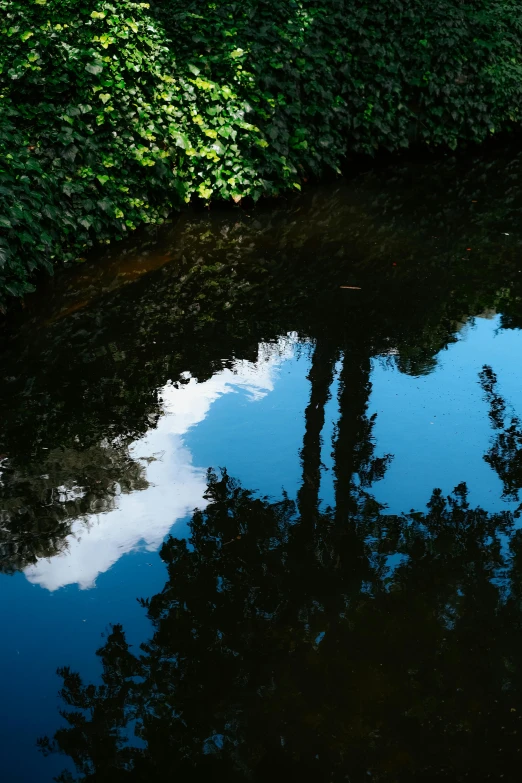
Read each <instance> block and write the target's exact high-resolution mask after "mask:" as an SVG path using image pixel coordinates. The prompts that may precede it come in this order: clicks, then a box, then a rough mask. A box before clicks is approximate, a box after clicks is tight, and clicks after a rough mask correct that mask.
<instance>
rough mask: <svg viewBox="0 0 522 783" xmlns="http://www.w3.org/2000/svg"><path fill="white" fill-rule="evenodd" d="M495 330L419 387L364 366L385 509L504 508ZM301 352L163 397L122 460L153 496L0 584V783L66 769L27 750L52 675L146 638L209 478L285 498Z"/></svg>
mask: <svg viewBox="0 0 522 783" xmlns="http://www.w3.org/2000/svg"><path fill="white" fill-rule="evenodd" d="M497 330H498V319H496V318H495V319H493V320H489V321H486V320H482V319H478V320H477V322H476V325H475V326H468V327H467V328H466V329H465V330H464V331H463V332H461V334H460V336H459V342H458V343H456V344H454V345H452V346H450V347H449V348H448V350H447V351H443V352H442V353H441V354H440V356H439V357H438V367H437V369H436V370H435V371H434V372H433V373H432V374H431V375H429V376H423V377H420V378H413V377H409V376H405V375H401V374H400V373H399V372H398V371H397V370H396V369H394V368H393V365H392V364H391V363H389V364H388V365H385V363H383V362H380V360H375V361H374V362H373V372H372V384H373V388H372V394H371V398H370V404H369V408H368V413H369V414H372V413H374V412H377V414H378V417H377V421H376V425H375V430H374V432H375V437H376V441H377V444H376V446H377V447H376V454H377V455H380V454H384V453H387V452H390V453H392V454H394V455H395V456H394V460H393V462H392V464H391V466H390V467H389V469H388V472H387V474H386V476H385V478H384V480H383V481H381V482H378V483H377V484H375V486H374V488H373V490H372V491H373V493H374V495H375V496H376V497H377V499H378V500H380V501H382V502H386V503H387V504H388V506H389V509H390V511H392V512H400V511H402V510H409V509H410V508H411V507H414V508H417V509H424V508H425V505H426V501H427V500H428V499H429V497H430V494H431V491H432V489H433V487H435V486H438V487H441V489H442V490H443V492H444V493H445V494H447V493H449V492H451V490H452V488H453V487H454V486H455V485H456V484H457V483H459V482H460V481H463V480H465V481H467V482H468V484H469V487H470V502H471V504H472V505H475V504H479V503H480V504H482V505H483V506H484V507H485V508H486V509H488V510H493V509H498V508H502V507H503V508H505V507H506V505H507V504H505V503H503V501H502V500H501V492H502V489H501V485H500V481H499V479H498V477H497V476H496V474H495V473H494V472H493V471H492V470H491V468H489V466H488V465H487V464H486V463H485V462H484V459H483V455H484V453H485V452H486V451H487V449H488V447H489V443H490V439H491V436H492V430H491V427H490V424H489V421H488V417H487V407H486V404H485V402H484V400H483V398H482V391H481V388H480V386H479V385H478V373H479V371H480V369H481V368H482V366H483V364H485V363H488V364H491V366H492V367H493V369H494V370H495V372H496V373H497V375H498V378H499V390H500V392H501V393H502V394H503V395H505V397H506V400H507V402H508V403H511V404H513V406H514V408H515V410H516V411H517V412H518V413H520V414H522V362H520V361H519V357H520V356H521V355H522V333H521V332H515V331H506V332H498V331H497ZM302 354H303V355H300V351H299V348H298V347H297V346H296V344H295V341H294V340H293V339H292V338H290V339H285V340H283V341H281V343H279V344H275V345H269V346H263V345H262V346H261V347H260V357H259V360H258V361H257V362H256V363H250V362H245V361H237V362H236V363H235V365H234V370H233V371H232V370H222V371H221V372H218V373H217V374H216V375H215V376H214V377H212V378H211V379H209V380H208V381H206V382H203V383H200V384H198V383H196V382H195V381H193V380H191V381H190V382H189V383H188V384H186V385H184V386H182V387H181V388H180V389H179V390H178V389H175V388H173V387H171V386H168V387H166V389H165V391H164V399H165V415H164V416H163V417H162V418H161V420H160V422H159V424H158V427H157V428H156V429H154V430H151V431H150V432H149V433H148V434H147V436H146V437H145V438H143V439H142V440H140V441H138V442H136V444H134V446H133V449H132V453H133V456H134V457H135V458H136V459H138V458H140V457H151V456H155V458H156V459H155V461H152V462H151V463H150V464H149V465H147V468H146V470H147V477H148V479H149V481H150V482H151V486H150V487H149V488H148V489H146V490H143V491H139V492H134V493H132V494H129V495H121V496H120V497H119V507H118V508H117V509H115V510H114V511H110V512H108V513H106V514H103V515H100V516H98V517H94V518H92V519H90V520H89V525H88V526H85V524H84V523H80V522H78V523H77V525H76V526H75V528H74V534H73V535H71V536H70V537H69V539H68V541H67V544H68V550H67V552H66V553H65V554H63V555H57V556H56V557H54V558H51V559H50V560H49V561H47V560H40V561H39V562H38V563H37V565H36V566H35V567H32V568H28V569H27V570H26V572H25V575H23V574H16V575H14V576H13V577H8V576H5V575H0V614H1V628H2V634H3V636H2V644H1V645H0V731H1V733H2V743H0V769H2V773H3V776H4V777H3V779H5V780H6V781H9V783H33V782H34V781H36V780H38V781H42V783H48V782H50V781H51V779H52V777H53V775H54V774H56V773H57V772H58V771H59V770H60V769H61V768H62V767H63V766H64V765H65V764H66V761H65V760H64V759H62V758H56V757H54V758H52V759H50V760H48V761H47V762H45V763H44V762H42V760H41V758H40V756H39V755H38V754H37V751H36V749H35V746H34V743H35V738H36V737H37V736H39V735H41V734H44V733H53V732H54V731H55V730H56V728H57V727H58V725H59V718H58V713H57V708H58V706H59V705H58V701H57V698H56V693H57V690H58V688H59V685H60V683H59V680H58V678H56V677H54V676H53V672H54V671H55V670H56V667H57V666H60V665H64V664H69V665H70V666H71V667H72V669H73V670H79V671H81V672H82V673H83V674H84V675H85V677H86V678H87V679H89V678H91V679H92V678H96V677H98V676H99V674H100V672H99V661H98V660H97V659H96V656H95V655H94V651H95V650H96V649H97V648H98V647H99V646H100V644H101V643H102V640H101V639H100V633H101V632H102V631H104V629H105V628H106V627H107V625H108V624H109V623H110V622H121V623H122V624H123V626H124V628H125V629H126V632H127V636H128V638H129V640H130V642H131V643H132V644H134V645H137V644H139V643H140V642H141V641H142V640H143V639H144V638H147V636H148V634H149V632H150V626H149V624H148V621H147V620H146V615H145V612H144V610H143V609H142V608H141V607H140V606H139V605H138V603H137V602H136V600H135V599H136V597H138V596H144V597H145V596H150V595H153V594H154V593H156V592H157V591H159V590H161V588H162V586H163V584H164V581H165V569H164V566H163V564H162V563H161V561H160V558H159V557H158V556H157V554H155V552H152V550H156V549H157V548H158V547H159V546H160V544H161V542H162V540H163V538H164V537H165V535H166V534H167V533H168V532H169V530H171V529H172V530H173V532H177V533H179V534H185V533H186V520H187V517H188V516H189V515H190V512H191V510H192V509H193V508H194V507H195V506H197V505H199V506H201V505H203V504H204V502H205V501H204V498H203V492H204V490H205V471H206V469H207V467H209V466H213V467H216V468H218V467H226V468H227V469H228V471H229V473H230V475H232V476H234V477H236V478H237V479H239V480H240V481H241V482H242V484H243V486H245V487H247V488H249V489H256V490H258V491H259V492H260V493H262V494H269V495H272V496H274V497H275V498H278V497H280V493H281V489H282V488H283V487H284V488H285V489H286V490H287V491H288V493H289V494H290V496H292V497H295V495H296V492H297V490H298V488H299V484H300V474H301V470H300V465H299V449H300V448H301V446H302V439H303V426H304V419H303V413H304V409H305V406H306V404H307V401H308V398H309V393H310V388H309V382H308V381H307V374H308V371H309V366H310V360H309V352H308V350H307V349H305V350H303V351H302ZM337 388H338V382H337V381H335V382H334V385H333V387H332V392H333V397H332V399H331V400H330V402H329V403H328V404H327V406H326V424H325V429H324V432H323V436H324V442H323V449H322V460H323V463H324V464H325V466H326V467H327V468H329V470H326V471H325V472H324V475H323V480H322V484H321V492H322V497H323V500H324V501H325V502H327V503H332V502H333V479H332V470H331V468H332V458H331V451H332V446H331V440H332V436H333V435H334V431H335V422H336V420H337V418H338V404H337V400H336V390H337ZM431 422H433V424H432V423H431ZM176 520H177V521H176ZM123 554H126V556H125V557H122V555H123ZM26 577H27V578H26ZM94 585H96V589H91V590H87V589H78V587H80V588H87V587H93V586H94ZM39 586H40V587H43V588H46V589H40V588H39ZM59 587H61V589H57V588H59ZM134 650H136V647H134ZM35 651H36V653H35Z"/></svg>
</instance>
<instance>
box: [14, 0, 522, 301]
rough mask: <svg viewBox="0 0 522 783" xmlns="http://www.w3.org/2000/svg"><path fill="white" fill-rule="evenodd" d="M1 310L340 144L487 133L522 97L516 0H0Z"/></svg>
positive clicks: (447, 139)
mask: <svg viewBox="0 0 522 783" xmlns="http://www.w3.org/2000/svg"><path fill="white" fill-rule="evenodd" d="M0 14H1V16H0V305H1V304H2V299H1V297H2V296H3V295H4V294H3V293H2V292H4V293H5V292H7V293H10V294H13V295H22V294H23V293H25V292H26V291H27V290H30V287H31V279H32V278H33V277H34V274H33V273H34V271H35V270H36V269H38V268H41V267H43V268H47V269H49V270H51V269H52V266H53V264H55V263H58V262H67V261H72V260H74V259H77V258H78V257H81V256H82V255H83V254H84V253H85V250H86V248H88V247H89V246H91V245H92V244H93V243H94V242H95V241H98V242H108V241H110V240H111V239H119V238H121V237H123V236H124V235H125V233H126V232H127V231H129V230H132V229H133V228H135V227H136V226H137V225H139V224H142V223H157V222H160V221H162V220H163V219H164V218H165V217H166V216H167V215H168V213H169V211H171V210H172V209H173V208H176V207H179V206H180V205H181V204H183V202H184V201H189V200H190V199H191V198H192V197H193V196H194V195H196V196H199V197H201V198H202V199H204V200H205V201H208V200H210V199H211V198H224V199H230V198H232V199H234V200H236V201H238V200H239V199H240V198H242V197H244V196H251V197H253V198H254V199H256V198H258V197H259V196H261V195H262V194H276V193H278V192H279V191H281V190H282V189H284V188H292V187H297V188H299V187H300V181H301V180H302V179H304V178H306V176H308V175H309V174H315V175H321V174H322V173H323V172H324V171H325V169H327V168H330V169H334V170H337V171H339V168H340V165H341V162H342V159H343V156H344V155H345V154H346V153H347V152H348V151H350V150H353V151H356V152H371V151H373V150H374V149H375V148H378V147H380V146H385V147H387V148H389V149H397V148H400V147H406V146H408V145H409V144H410V143H411V142H412V141H419V142H426V143H429V144H443V143H444V144H448V145H449V146H451V147H455V146H456V145H457V143H458V141H459V140H462V139H468V140H474V141H481V140H483V139H484V138H485V137H486V136H487V135H488V134H490V133H492V132H495V131H497V130H500V129H505V128H507V127H509V126H510V124H512V123H514V122H517V121H518V119H519V117H520V111H521V105H522V66H521V62H522V6H521V5H520V3H518V2H517V0H469V2H468V3H467V4H463V3H462V2H461V1H460V0H433V1H432V2H430V3H426V1H425V0H390V1H389V2H386V3H383V2H382V0H367V2H365V3H364V2H362V0H241V2H235V1H233V0H214V1H213V2H210V0H183V1H182V0H158V1H157V2H156V3H155V5H154V6H153V7H149V6H148V5H147V4H145V3H134V2H130V0H112V1H111V2H104V1H103V0H91V2H90V3H87V0H0Z"/></svg>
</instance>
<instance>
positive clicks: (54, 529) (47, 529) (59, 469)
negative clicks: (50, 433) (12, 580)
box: [0, 442, 148, 573]
mask: <svg viewBox="0 0 522 783" xmlns="http://www.w3.org/2000/svg"><path fill="white" fill-rule="evenodd" d="M147 486H148V483H147V480H146V478H145V473H144V468H143V465H142V464H141V463H140V462H136V461H135V460H133V459H132V458H131V456H130V454H129V451H128V448H127V445H126V444H125V443H122V442H119V443H117V442H116V443H113V444H109V443H101V444H95V445H92V446H90V447H89V448H86V449H84V450H76V449H72V448H70V449H66V448H56V449H49V450H47V451H45V452H44V453H42V454H41V455H39V458H38V459H37V460H36V459H33V460H32V461H31V462H29V463H25V464H24V467H23V470H21V469H20V468H17V467H15V466H13V465H12V464H11V462H10V460H8V459H7V458H6V459H5V460H4V461H3V464H1V465H0V525H1V533H0V572H2V571H3V572H4V573H13V572H14V571H16V570H18V569H22V568H25V567H26V566H27V565H29V564H31V563H35V562H36V560H37V559H38V558H40V557H52V556H53V555H56V554H58V553H59V552H61V551H63V550H64V549H65V547H66V543H65V539H66V536H67V535H68V534H69V533H70V531H71V525H72V523H73V522H74V521H75V520H78V519H84V520H86V518H87V517H88V516H89V515H92V514H100V513H103V512H106V511H110V510H111V509H113V508H114V507H115V506H116V504H117V502H118V496H119V495H121V494H122V493H123V494H125V493H128V492H133V491H135V490H142V489H146V487H147Z"/></svg>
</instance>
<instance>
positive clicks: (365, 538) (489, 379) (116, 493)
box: [0, 152, 522, 783]
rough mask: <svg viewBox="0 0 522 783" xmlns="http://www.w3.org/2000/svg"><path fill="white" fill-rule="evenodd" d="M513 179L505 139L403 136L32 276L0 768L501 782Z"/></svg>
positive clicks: (14, 352) (2, 411)
mask: <svg viewBox="0 0 522 783" xmlns="http://www.w3.org/2000/svg"><path fill="white" fill-rule="evenodd" d="M521 209H522V157H521V156H516V155H515V154H514V153H513V154H511V153H509V152H506V153H504V154H498V153H496V154H495V155H493V156H492V157H491V158H490V159H484V158H482V159H481V160H474V159H471V158H468V159H462V158H461V159H460V160H458V161H456V160H453V159H451V158H446V159H444V160H438V161H437V162H435V163H416V164H411V163H410V164H409V165H408V166H404V167H403V166H402V165H400V164H396V165H394V166H393V167H389V168H387V169H385V170H381V171H378V172H375V171H374V172H370V173H365V174H361V175H359V176H358V177H356V178H354V179H353V180H352V181H350V182H346V183H341V184H339V183H335V184H332V185H329V186H324V187H321V188H314V189H310V191H309V192H308V193H306V194H304V195H303V196H299V197H297V198H296V199H292V200H288V201H285V202H284V203H282V204H279V203H276V204H275V205H268V206H264V207H259V208H256V209H255V210H252V211H251V212H248V210H247V211H244V210H243V211H241V210H236V211H223V212H220V211H219V210H218V211H213V212H211V213H209V214H190V213H187V214H186V215H184V216H183V217H181V218H180V219H179V220H178V221H177V222H175V223H174V224H173V226H172V227H170V228H165V229H163V230H162V231H161V232H159V234H158V235H156V236H152V235H151V236H150V237H144V236H142V237H141V240H140V241H141V244H139V242H138V240H136V246H133V245H131V244H128V245H126V246H125V247H123V248H122V249H119V250H118V254H117V255H116V254H115V255H114V256H112V257H108V258H106V259H104V260H102V261H101V262H99V263H94V262H93V263H92V264H90V263H89V264H87V265H85V266H83V267H81V269H79V270H78V271H77V272H75V273H72V274H70V275H64V276H62V277H59V278H58V279H57V280H56V281H54V282H53V283H52V284H50V285H49V286H48V287H47V288H46V289H45V290H44V292H43V293H42V294H41V295H40V296H39V297H38V298H37V299H35V301H34V302H28V304H27V308H26V313H25V315H24V317H23V319H21V322H20V323H19V324H17V325H16V329H15V330H13V333H12V334H10V335H5V337H4V340H3V344H2V351H1V355H0V366H1V368H2V379H3V380H2V386H1V390H0V623H1V624H0V629H1V633H2V636H1V645H0V778H1V780H2V781H5V782H6V783H40V782H42V783H46V782H47V781H52V780H53V779H54V778H58V779H60V780H62V781H67V780H80V781H96V782H99V781H103V782H104V783H105V782H108V781H110V782H111V783H118V782H119V781H140V782H141V783H145V782H146V781H147V782H149V781H174V780H199V779H201V780H203V779H205V780H215V781H227V783H232V782H233V781H256V783H257V782H259V783H261V782H263V783H264V781H269V780H277V781H279V780H280V781H283V780H284V781H288V780H310V781H314V783H322V782H323V781H324V783H327V782H328V783H330V781H333V782H335V783H337V781H351V782H352V783H358V782H359V781H367V780H369V779H373V780H378V781H385V782H386V783H388V782H390V783H391V782H392V781H394V782H395V781H439V780H447V781H461V780H462V781H464V780H473V781H482V780H499V779H500V778H501V777H502V776H503V780H520V776H521V772H520V770H521V769H522V532H520V528H521V526H522V520H519V508H520V506H521V503H522V361H521V359H522V331H521V327H522V271H521V270H522V256H521V250H522V223H521V220H520V215H521ZM519 267H520V268H519ZM209 469H210V470H209ZM137 599H144V600H141V601H139V600H137ZM57 670H58V673H57Z"/></svg>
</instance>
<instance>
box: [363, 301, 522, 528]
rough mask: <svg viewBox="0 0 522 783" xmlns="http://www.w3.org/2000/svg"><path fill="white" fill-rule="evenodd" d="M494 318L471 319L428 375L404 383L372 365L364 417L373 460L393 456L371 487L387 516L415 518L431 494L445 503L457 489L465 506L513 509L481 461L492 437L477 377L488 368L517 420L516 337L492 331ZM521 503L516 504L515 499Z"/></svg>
mask: <svg viewBox="0 0 522 783" xmlns="http://www.w3.org/2000/svg"><path fill="white" fill-rule="evenodd" d="M499 322H500V318H499V316H496V317H494V318H492V319H488V320H486V319H483V318H477V319H476V321H475V322H474V323H471V324H469V325H468V326H467V327H466V328H465V329H464V331H463V332H461V333H460V335H459V341H458V342H457V343H455V344H453V345H451V346H450V347H449V348H448V349H447V350H446V351H443V352H442V353H440V354H439V356H438V364H437V369H436V370H435V371H434V372H432V373H431V374H430V375H426V376H420V377H416V378H415V377H411V376H408V375H402V374H401V373H400V372H399V371H398V370H397V369H394V368H393V367H390V366H384V364H383V363H382V362H379V361H378V360H376V361H374V364H373V373H372V383H373V390H372V395H371V398H370V406H369V410H370V411H371V412H372V413H373V412H377V421H376V424H375V430H374V434H375V437H376V440H377V453H378V454H384V453H387V452H389V453H392V454H394V459H393V462H392V463H391V465H390V467H389V468H388V471H387V473H386V475H385V477H384V479H383V480H382V481H381V482H379V483H377V484H376V485H375V487H374V490H373V492H374V495H375V496H376V498H377V500H379V501H381V502H383V503H387V504H388V508H389V510H390V512H392V513H400V512H401V511H409V510H410V509H412V508H413V509H415V510H423V509H424V508H425V506H426V502H427V501H428V499H429V497H430V494H431V492H432V490H433V488H435V487H438V488H440V489H441V490H442V491H443V493H444V494H445V495H448V494H449V493H450V492H452V490H453V489H454V487H455V486H456V485H457V484H459V483H460V482H462V481H465V482H466V484H467V485H468V489H469V493H470V494H469V502H470V504H471V505H472V506H482V508H484V509H486V510H487V511H499V510H502V509H504V510H506V509H509V508H516V506H517V505H518V504H517V503H514V502H512V503H508V502H506V501H504V500H502V498H501V495H502V483H501V481H500V479H499V478H498V476H497V474H496V473H495V472H494V471H493V470H492V469H491V468H490V467H489V465H488V464H487V463H486V462H485V461H484V454H486V452H487V451H488V449H489V447H490V443H491V438H492V436H493V430H492V427H491V424H490V421H489V418H488V410H489V409H488V406H487V404H486V402H485V400H484V397H483V392H482V389H481V387H480V385H479V382H478V381H479V378H478V375H479V372H480V371H481V369H482V367H483V366H484V365H485V364H489V365H490V366H491V367H492V368H493V370H494V371H495V372H496V374H497V376H498V380H499V389H498V390H499V392H500V393H501V394H502V395H503V396H504V398H505V400H506V402H507V404H508V407H509V406H510V405H511V406H513V408H514V410H515V411H516V412H517V413H518V414H519V415H520V416H522V362H520V361H519V357H521V356H522V333H521V332H519V331H511V330H510V331H499V326H500V323H499ZM521 499H522V496H521Z"/></svg>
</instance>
